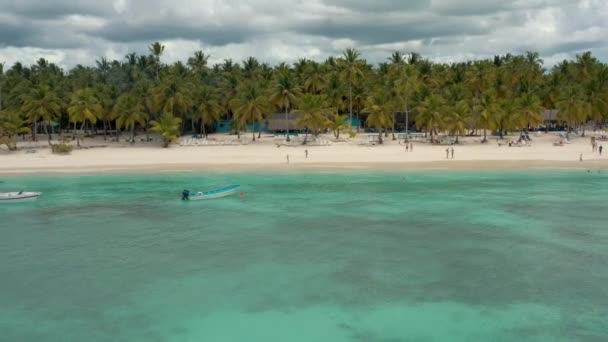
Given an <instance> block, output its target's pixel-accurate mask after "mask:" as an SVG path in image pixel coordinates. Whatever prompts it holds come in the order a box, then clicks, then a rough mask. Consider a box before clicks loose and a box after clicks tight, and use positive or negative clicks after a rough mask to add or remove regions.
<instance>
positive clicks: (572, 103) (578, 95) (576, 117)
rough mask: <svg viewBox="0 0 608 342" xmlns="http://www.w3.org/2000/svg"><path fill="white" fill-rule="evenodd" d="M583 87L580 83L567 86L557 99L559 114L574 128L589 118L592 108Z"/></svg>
mask: <svg viewBox="0 0 608 342" xmlns="http://www.w3.org/2000/svg"><path fill="white" fill-rule="evenodd" d="M590 107H591V106H590V105H589V103H588V102H586V101H585V94H584V91H583V89H582V88H581V87H580V86H578V85H572V86H569V87H568V88H565V89H564V90H563V91H562V93H561V95H560V97H559V98H558V100H557V108H558V110H559V116H560V118H561V119H562V120H564V121H566V122H568V126H570V128H571V129H572V128H573V127H576V126H577V125H578V124H579V123H581V122H585V121H586V120H587V119H588V118H589V113H590V109H591V108H590Z"/></svg>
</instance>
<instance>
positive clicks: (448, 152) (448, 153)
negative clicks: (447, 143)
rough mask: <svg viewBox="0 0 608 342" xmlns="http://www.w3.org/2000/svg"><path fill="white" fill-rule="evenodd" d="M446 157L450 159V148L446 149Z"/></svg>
mask: <svg viewBox="0 0 608 342" xmlns="http://www.w3.org/2000/svg"><path fill="white" fill-rule="evenodd" d="M445 159H450V148H449V147H448V148H446V149H445Z"/></svg>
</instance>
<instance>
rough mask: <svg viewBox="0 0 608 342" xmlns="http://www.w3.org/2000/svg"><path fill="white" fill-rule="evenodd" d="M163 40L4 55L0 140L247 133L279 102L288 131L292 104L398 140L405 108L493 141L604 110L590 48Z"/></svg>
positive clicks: (602, 73)
mask: <svg viewBox="0 0 608 342" xmlns="http://www.w3.org/2000/svg"><path fill="white" fill-rule="evenodd" d="M164 50H165V47H164V46H163V45H162V44H160V43H159V42H155V43H153V44H151V45H150V46H149V54H147V55H137V54H135V53H130V54H127V55H126V56H125V58H124V59H123V60H121V61H118V60H112V61H110V60H108V59H106V58H101V59H99V60H97V61H95V66H94V67H90V66H83V65H77V66H75V67H74V68H72V69H70V70H68V71H64V70H63V69H61V68H60V67H58V66H57V65H56V64H53V63H49V62H48V61H47V60H45V59H43V58H41V59H39V60H38V61H37V62H36V63H35V64H34V65H31V66H24V65H23V64H22V63H15V64H14V65H13V66H11V67H7V66H4V65H2V64H0V136H1V137H2V138H1V139H3V140H2V142H14V140H15V137H16V136H17V135H19V134H30V133H31V135H32V139H33V140H37V139H38V136H37V133H38V131H39V125H42V126H43V127H44V131H45V133H46V135H47V136H48V139H49V140H50V138H51V136H50V132H49V127H50V123H51V122H57V123H58V124H59V125H60V128H61V129H63V130H66V129H67V130H71V131H74V132H82V131H84V130H87V129H95V130H98V129H99V130H103V132H104V137H107V136H108V134H109V133H108V132H109V131H111V132H113V133H115V134H117V133H118V132H120V131H126V132H129V134H130V139H131V141H134V136H135V130H136V128H137V127H139V128H141V129H142V130H144V131H146V132H148V131H154V132H158V133H160V134H161V136H162V137H163V141H164V144H165V146H168V144H169V143H170V142H172V141H174V140H175V139H176V138H177V137H178V136H179V135H180V134H184V133H185V132H186V131H192V132H198V133H200V134H202V135H206V134H207V133H208V128H209V127H212V125H213V123H215V122H217V121H219V120H229V121H230V122H231V129H232V131H233V132H235V133H236V134H239V135H240V134H241V133H242V132H243V131H244V130H246V127H247V125H253V127H254V128H253V135H252V137H253V139H254V140H255V138H256V128H255V127H259V126H260V123H262V122H263V121H264V120H265V118H266V117H267V115H269V114H271V113H275V112H280V113H284V114H285V131H286V132H287V133H289V119H288V115H289V113H292V112H293V113H298V114H299V115H298V118H297V123H298V126H300V127H305V129H306V131H307V132H310V133H312V134H318V133H319V132H322V131H324V130H331V131H333V132H334V135H335V137H336V138H339V136H340V132H341V131H343V130H345V129H349V127H348V126H349V123H352V122H353V118H363V117H365V120H364V124H365V126H366V127H369V128H373V129H375V130H376V131H377V132H379V137H380V139H382V135H383V134H384V135H385V136H388V134H389V133H392V136H393V139H395V132H396V131H397V130H398V129H399V128H398V127H396V125H397V122H398V117H403V116H405V117H406V118H408V119H406V120H405V125H406V127H405V128H406V129H416V130H418V131H423V132H425V133H427V134H429V135H430V138H431V141H434V140H435V139H436V137H437V135H438V134H439V133H441V132H444V133H447V134H450V135H453V136H456V138H457V137H458V136H462V135H465V134H481V133H480V132H483V137H484V141H485V140H486V139H487V138H486V134H487V133H486V132H487V131H489V130H490V131H492V130H495V131H497V132H499V134H501V135H502V134H503V132H507V131H513V130H525V129H527V128H529V127H531V126H537V125H538V124H540V123H542V121H543V118H542V117H541V115H540V114H541V111H542V110H543V109H558V110H559V115H558V118H559V119H560V120H561V121H563V122H566V123H567V124H568V126H569V127H572V128H574V127H578V126H580V125H584V124H585V123H587V122H588V121H589V120H595V121H598V122H601V121H603V120H606V118H607V114H608V107H607V106H608V66H607V65H606V64H604V63H602V62H600V61H599V60H598V59H597V58H595V57H593V55H592V54H591V53H590V52H586V53H583V54H580V55H577V56H576V58H575V59H574V60H564V61H562V62H560V63H558V64H557V65H555V66H554V67H552V68H551V69H546V68H544V66H543V60H542V59H541V58H540V56H539V54H538V53H535V52H527V53H525V54H523V55H511V54H507V55H503V56H495V57H494V58H492V59H484V60H475V61H467V62H461V63H434V62H432V61H430V60H429V59H426V58H423V57H422V56H421V55H420V54H417V53H407V54H405V53H401V52H394V53H393V54H392V55H391V56H390V57H388V58H387V60H386V62H383V63H380V64H377V65H371V64H370V63H368V62H367V61H366V60H364V59H363V58H362V57H361V53H360V52H359V51H357V50H355V49H346V50H345V51H344V52H343V54H342V55H341V56H340V57H329V58H328V59H326V60H325V61H323V62H317V61H312V60H307V59H300V60H298V61H297V62H296V63H294V64H292V65H290V64H287V63H280V64H278V65H275V66H271V65H269V64H267V63H261V62H259V61H258V60H257V59H256V58H255V57H249V58H247V59H245V60H244V61H242V62H241V63H240V64H239V63H236V62H234V61H232V60H231V59H226V60H224V61H223V62H222V63H218V64H215V65H212V66H210V65H209V64H208V60H209V56H208V55H206V54H205V53H203V52H202V51H197V52H195V53H194V55H193V56H192V57H190V58H188V60H187V62H186V63H185V64H184V63H183V62H181V61H178V62H176V63H173V64H165V63H162V62H161V57H162V55H163V53H164ZM412 120H413V121H412ZM410 122H415V127H409V124H410ZM256 123H257V124H258V125H256ZM188 124H190V125H188ZM401 128H403V127H401ZM257 134H258V137H259V134H260V132H257ZM75 135H77V134H75ZM287 139H289V134H287ZM11 146H13V147H14V144H11Z"/></svg>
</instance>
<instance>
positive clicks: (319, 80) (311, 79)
mask: <svg viewBox="0 0 608 342" xmlns="http://www.w3.org/2000/svg"><path fill="white" fill-rule="evenodd" d="M324 69H325V68H324V67H323V66H322V65H321V64H319V63H317V62H314V61H313V62H310V63H308V65H307V67H306V71H305V80H304V89H306V90H307V91H308V92H310V93H312V94H317V93H318V92H319V91H321V90H322V89H323V87H324V86H325V83H326V79H325V70H324Z"/></svg>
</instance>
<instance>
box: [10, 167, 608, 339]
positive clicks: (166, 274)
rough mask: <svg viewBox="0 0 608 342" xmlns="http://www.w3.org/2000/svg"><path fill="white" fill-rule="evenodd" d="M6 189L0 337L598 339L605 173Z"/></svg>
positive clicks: (126, 179)
mask: <svg viewBox="0 0 608 342" xmlns="http://www.w3.org/2000/svg"><path fill="white" fill-rule="evenodd" d="M5 181H7V182H6V183H5V184H3V189H6V190H10V189H12V190H21V189H26V190H30V191H42V192H44V194H43V197H42V198H41V199H40V200H39V201H37V202H35V203H31V204H19V205H11V206H8V205H4V206H2V207H0V261H1V262H0V340H1V341H176V342H177V341H180V342H181V341H212V342H224V341H226V342H227V341H264V342H273V341H293V342H300V341H302V342H304V341H306V342H308V341H332V342H341V341H370V342H397V341H606V340H608V210H607V209H608V208H607V205H608V173H603V174H597V173H595V172H594V173H590V174H589V173H586V172H584V171H569V172H558V171H526V172H484V173H471V172H440V171H436V172H408V173H394V172H393V173H345V174H339V173H324V174H311V173H308V174H307V173H301V174H288V173H282V174H270V173H268V174H245V173H235V174H225V175H222V174H198V173H159V174H143V175H134V174H123V175H109V176H93V175H83V176H74V175H69V176H68V175H66V176H27V177H15V178H10V177H9V178H5ZM233 183H238V184H241V185H242V189H243V192H244V193H245V196H244V197H243V198H239V196H232V197H228V198H223V199H218V200H213V201H205V202H197V203H195V202H190V203H188V202H182V201H180V195H181V191H182V189H184V188H189V189H191V190H206V189H208V188H212V187H215V186H223V185H228V184H233Z"/></svg>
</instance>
